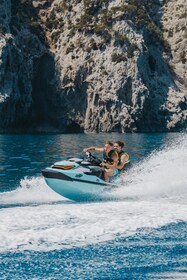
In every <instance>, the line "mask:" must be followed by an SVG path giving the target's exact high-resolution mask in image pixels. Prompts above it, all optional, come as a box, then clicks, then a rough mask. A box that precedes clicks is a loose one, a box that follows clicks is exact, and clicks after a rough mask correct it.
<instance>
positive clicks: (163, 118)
mask: <svg viewBox="0 0 187 280" xmlns="http://www.w3.org/2000/svg"><path fill="white" fill-rule="evenodd" d="M157 7H158V10H156V11H155V14H157V17H156V19H155V23H156V24H157V26H159V27H160V28H161V27H162V26H161V17H162V13H161V12H160V6H159V5H158V6H157ZM143 37H144V43H145V44H144V46H143V52H142V53H141V54H140V56H139V58H138V61H137V65H138V70H139V74H140V77H141V80H142V82H143V84H144V85H145V86H146V88H147V94H146V98H145V102H144V106H143V110H142V113H141V117H140V119H139V120H138V121H136V127H137V129H138V131H141V132H148V131H152V132H155V131H157V132H158V131H168V128H167V122H168V120H170V119H171V116H172V114H173V113H172V112H170V111H169V110H168V109H167V108H166V107H165V104H166V102H167V99H168V96H169V89H171V88H173V89H174V90H175V91H179V89H178V87H177V85H176V84H175V81H174V73H173V72H172V70H171V68H170V67H169V65H168V63H167V61H166V59H165V58H164V55H163V53H164V52H165V51H166V52H167V54H168V55H171V52H170V51H169V49H168V50H167V49H166V46H164V45H163V41H161V40H160V38H159V37H158V36H157V34H155V33H154V32H150V31H149V30H148V29H145V30H144V34H143ZM176 129H177V127H175V130H176Z"/></svg>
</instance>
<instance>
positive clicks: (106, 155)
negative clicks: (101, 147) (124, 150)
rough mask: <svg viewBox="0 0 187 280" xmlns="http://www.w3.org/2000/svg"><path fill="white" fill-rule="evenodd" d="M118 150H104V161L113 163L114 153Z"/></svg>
mask: <svg viewBox="0 0 187 280" xmlns="http://www.w3.org/2000/svg"><path fill="white" fill-rule="evenodd" d="M114 153H116V154H117V152H116V151H115V150H113V149H112V150H111V151H110V152H109V153H107V152H106V151H103V161H104V162H106V163H110V164H113V163H114V161H113V159H112V155H113V154H114Z"/></svg>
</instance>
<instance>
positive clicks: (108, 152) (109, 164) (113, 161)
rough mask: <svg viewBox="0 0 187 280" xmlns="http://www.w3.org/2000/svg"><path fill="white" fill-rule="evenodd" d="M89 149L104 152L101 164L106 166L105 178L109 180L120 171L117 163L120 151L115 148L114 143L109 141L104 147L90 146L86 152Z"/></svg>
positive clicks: (86, 150) (85, 150)
mask: <svg viewBox="0 0 187 280" xmlns="http://www.w3.org/2000/svg"><path fill="white" fill-rule="evenodd" d="M88 151H96V152H101V153H102V152H103V161H102V162H101V164H100V165H101V166H102V167H104V168H105V169H104V179H105V181H106V182H108V181H109V179H110V177H112V176H114V175H117V174H118V173H119V171H118V169H117V165H118V162H119V156H118V153H117V152H116V151H115V150H114V148H113V143H112V142H110V141H107V142H106V143H105V146H104V148H97V147H89V148H86V149H84V150H83V152H84V153H86V152H88Z"/></svg>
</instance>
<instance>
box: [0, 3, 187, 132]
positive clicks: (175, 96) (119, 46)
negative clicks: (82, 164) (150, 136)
mask: <svg viewBox="0 0 187 280" xmlns="http://www.w3.org/2000/svg"><path fill="white" fill-rule="evenodd" d="M140 2H141V4H140ZM186 14H187V7H186V4H185V0H177V1H173V0H170V1H164V2H160V1H157V0H154V1H153V0H149V1H148V0H142V1H138V0H131V1H130V0H129V1H123V0H69V1H68V2H67V1H63V0H54V1H53V0H43V1H31V0H14V1H12V3H11V1H10V0H1V4H0V131H1V132H18V131H20V132H23V131H62V132H99V131H103V132H108V131H121V132H131V131H135V132H136V131H137V132H147V131H179V130H181V129H183V128H184V127H186V124H187V75H186V71H187V69H186V67H187V63H186V58H187V44H186V40H187V20H186V18H187V17H186Z"/></svg>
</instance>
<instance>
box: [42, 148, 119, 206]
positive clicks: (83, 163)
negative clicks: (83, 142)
mask: <svg viewBox="0 0 187 280" xmlns="http://www.w3.org/2000/svg"><path fill="white" fill-rule="evenodd" d="M100 163H101V160H100V159H99V158H96V157H94V156H93V155H92V154H91V153H90V152H88V153H87V158H86V159H84V158H69V159H67V160H63V161H59V162H56V163H54V164H53V165H52V166H51V167H47V168H45V169H44V170H42V174H43V176H44V178H45V181H46V183H47V185H48V186H49V187H50V188H51V189H52V190H53V191H55V192H56V193H58V194H60V195H61V196H63V197H65V198H68V199H70V200H74V201H90V200H103V199H104V197H105V195H106V192H107V191H110V190H112V189H113V188H114V187H117V186H116V185H115V183H114V182H109V183H108V182H105V181H104V179H103V169H102V168H101V167H100V166H99V164H100Z"/></svg>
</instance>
